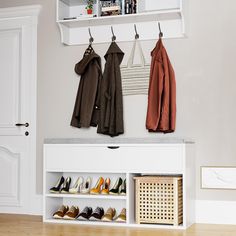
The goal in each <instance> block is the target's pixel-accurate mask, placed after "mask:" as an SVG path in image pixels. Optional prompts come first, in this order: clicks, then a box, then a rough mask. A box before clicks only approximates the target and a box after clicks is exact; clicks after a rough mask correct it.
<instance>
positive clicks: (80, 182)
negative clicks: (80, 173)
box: [69, 177, 92, 194]
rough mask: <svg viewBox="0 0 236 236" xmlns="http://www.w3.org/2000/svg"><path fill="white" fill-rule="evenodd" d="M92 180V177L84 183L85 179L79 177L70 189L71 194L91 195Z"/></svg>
mask: <svg viewBox="0 0 236 236" xmlns="http://www.w3.org/2000/svg"><path fill="white" fill-rule="evenodd" d="M91 182H92V179H91V178H90V177H88V178H87V180H86V181H85V182H84V179H83V177H78V179H77V180H76V182H75V184H74V186H73V188H70V189H69V193H72V194H76V193H83V194H86V193H89V191H90V186H91Z"/></svg>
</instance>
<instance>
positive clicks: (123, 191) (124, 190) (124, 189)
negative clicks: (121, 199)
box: [120, 179, 126, 195]
mask: <svg viewBox="0 0 236 236" xmlns="http://www.w3.org/2000/svg"><path fill="white" fill-rule="evenodd" d="M120 195H126V179H125V180H124V181H123V184H122V185H121V190H120Z"/></svg>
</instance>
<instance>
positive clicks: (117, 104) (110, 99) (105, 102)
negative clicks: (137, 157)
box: [97, 42, 124, 137]
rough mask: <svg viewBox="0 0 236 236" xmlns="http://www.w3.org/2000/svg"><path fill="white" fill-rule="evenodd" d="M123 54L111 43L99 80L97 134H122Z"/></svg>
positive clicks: (112, 135)
mask: <svg viewBox="0 0 236 236" xmlns="http://www.w3.org/2000/svg"><path fill="white" fill-rule="evenodd" d="M123 57H124V53H123V52H122V51H121V49H120V48H119V47H118V45H117V44H116V43H115V42H112V43H111V45H110V47H109V49H108V51H107V53H106V55H105V59H106V64H105V69H104V74H103V78H102V80H101V90H100V92H101V97H100V101H101V103H100V116H99V117H100V119H99V123H98V130H97V132H98V133H100V134H106V135H110V136H111V137H114V136H118V135H119V134H123V133H124V124H123V96H122V84H121V73H120V64H121V62H122V60H123Z"/></svg>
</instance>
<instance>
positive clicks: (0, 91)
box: [0, 30, 21, 135]
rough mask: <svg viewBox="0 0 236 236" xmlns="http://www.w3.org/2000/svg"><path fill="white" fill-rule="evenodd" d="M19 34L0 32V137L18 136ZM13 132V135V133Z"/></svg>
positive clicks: (13, 31) (19, 99) (12, 31)
mask: <svg viewBox="0 0 236 236" xmlns="http://www.w3.org/2000/svg"><path fill="white" fill-rule="evenodd" d="M20 42H21V34H20V31H19V30H2V31H0V55H2V56H1V57H0V71H1V77H0V83H1V86H0V110H1V111H4V112H1V116H0V135H4V134H5V135H9V131H10V130H9V129H13V130H12V131H11V133H10V134H11V135H13V134H15V135H17V134H19V132H20V130H19V129H17V127H16V126H15V124H16V123H17V122H18V121H19V120H20V117H21V114H20V112H21V110H20V102H21V98H20V95H21V93H20V82H21V75H20V69H21V64H20V62H21V60H20V55H21V51H20V49H21V47H20ZM13 132H14V133H13Z"/></svg>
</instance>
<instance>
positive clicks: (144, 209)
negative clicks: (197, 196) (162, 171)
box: [134, 176, 183, 226]
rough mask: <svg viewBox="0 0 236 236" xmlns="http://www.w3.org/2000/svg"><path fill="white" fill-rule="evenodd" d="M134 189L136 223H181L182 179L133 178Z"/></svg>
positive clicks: (170, 177) (165, 177)
mask: <svg viewBox="0 0 236 236" xmlns="http://www.w3.org/2000/svg"><path fill="white" fill-rule="evenodd" d="M134 179H135V187H136V223H137V224H142V223H146V224H172V225H175V226H177V225H179V224H181V223H183V194H182V192H183V191H182V177H179V176H178V177H174V176H142V177H134Z"/></svg>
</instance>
